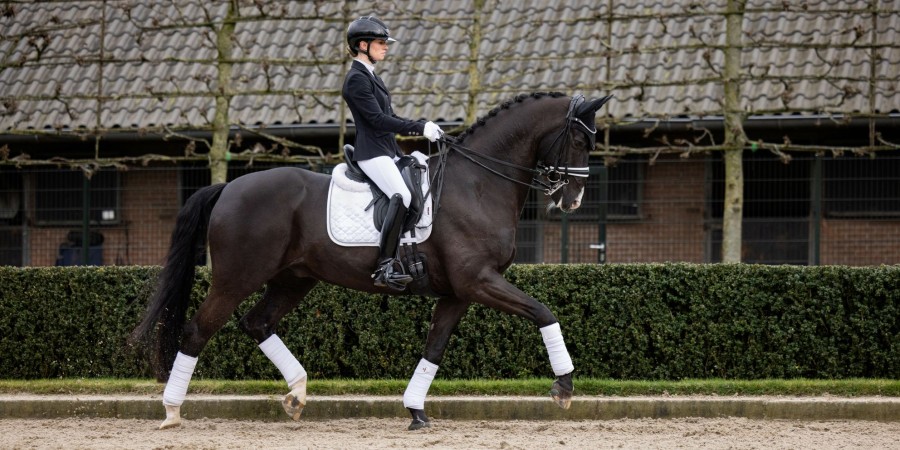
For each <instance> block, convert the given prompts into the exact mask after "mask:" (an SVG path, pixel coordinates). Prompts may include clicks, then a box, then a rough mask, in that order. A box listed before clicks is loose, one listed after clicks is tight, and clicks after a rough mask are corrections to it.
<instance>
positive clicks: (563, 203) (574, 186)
mask: <svg viewBox="0 0 900 450" xmlns="http://www.w3.org/2000/svg"><path fill="white" fill-rule="evenodd" d="M610 98H612V96H611V95H608V96H606V97H601V98H598V99H594V100H589V101H586V100H585V99H584V97H583V96H581V95H578V96H575V97H572V100H571V102H570V103H569V110H568V113H567V114H566V121H565V127H564V128H563V130H562V131H560V132H559V134H556V135H554V136H551V137H549V139H545V141H547V142H549V144H548V145H546V146H545V148H544V151H543V152H542V154H543V157H542V158H541V161H540V162H539V167H541V168H542V170H543V171H544V178H545V181H546V182H548V183H550V188H549V189H548V192H549V195H550V199H551V200H552V206H556V207H557V208H559V209H561V210H562V211H563V212H571V211H574V210H576V209H578V207H579V206H581V197H582V195H584V186H585V182H586V181H587V177H588V156H589V154H590V152H591V151H592V150H593V149H594V144H595V143H596V135H597V127H596V125H595V122H594V119H595V116H596V113H597V110H598V109H600V107H602V106H603V104H604V103H606V102H607V101H609V99H610Z"/></svg>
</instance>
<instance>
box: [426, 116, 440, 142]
mask: <svg viewBox="0 0 900 450" xmlns="http://www.w3.org/2000/svg"><path fill="white" fill-rule="evenodd" d="M422 134H424V135H425V138H426V139H428V140H429V141H431V142H434V141H436V140H438V139H439V138H440V137H441V135H442V134H444V130H442V129H441V127H439V126H437V124H435V123H434V122H431V121H428V122H425V131H424V132H423V133H422Z"/></svg>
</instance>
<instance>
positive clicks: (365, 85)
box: [341, 16, 443, 291]
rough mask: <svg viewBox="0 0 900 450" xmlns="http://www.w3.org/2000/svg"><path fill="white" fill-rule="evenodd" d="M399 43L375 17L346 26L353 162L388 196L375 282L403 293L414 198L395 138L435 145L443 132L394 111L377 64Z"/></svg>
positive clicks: (346, 93)
mask: <svg viewBox="0 0 900 450" xmlns="http://www.w3.org/2000/svg"><path fill="white" fill-rule="evenodd" d="M392 42H396V40H395V39H393V38H392V37H391V35H390V31H389V30H388V28H387V26H386V25H385V24H384V22H382V21H381V20H378V19H377V18H375V17H373V16H365V17H360V18H359V19H356V20H354V21H353V22H352V23H350V26H349V27H348V28H347V45H348V48H349V51H350V54H351V55H352V56H353V57H354V61H353V64H352V65H351V67H350V71H349V72H347V76H346V77H345V78H344V87H343V90H342V92H341V93H342V96H343V97H344V101H346V102H347V106H348V107H349V108H350V113H351V114H352V115H353V123H354V124H355V125H356V149H355V150H354V151H353V156H352V158H353V160H354V161H356V163H357V164H358V165H359V167H360V169H362V170H363V172H365V173H366V175H368V177H369V178H370V179H371V180H372V181H373V182H374V183H375V184H376V185H377V186H378V187H379V188H380V189H381V191H382V192H384V193H385V195H387V196H388V198H390V203H389V205H388V209H387V215H386V217H385V220H384V224H383V225H382V227H381V239H380V242H379V247H378V250H379V254H378V264H377V267H376V269H375V272H374V273H373V274H372V278H374V279H375V285H376V286H380V287H384V286H387V287H389V288H391V289H395V290H401V291H402V290H403V289H405V288H406V285H407V284H408V283H409V282H410V281H412V277H410V276H409V275H408V274H406V273H405V272H404V271H403V269H402V267H400V269H399V270H397V268H395V265H399V263H398V261H397V258H396V254H397V248H398V245H399V243H400V233H401V231H402V226H403V223H404V221H405V216H406V210H407V208H408V207H409V204H410V201H411V200H412V195H411V194H410V192H409V189H408V188H407V187H406V184H405V183H404V182H403V177H402V176H401V175H400V171H399V170H398V169H397V166H396V165H395V164H394V162H395V161H396V160H398V159H399V158H400V156H402V155H403V154H402V153H401V151H400V146H399V145H397V140H396V139H395V138H394V136H395V134H397V133H399V134H402V135H407V136H425V137H426V138H427V139H428V140H430V141H431V142H434V141H436V140H437V139H438V138H440V136H441V134H443V130H441V129H440V127H438V126H437V125H436V124H435V123H434V122H430V121H429V122H424V121H413V120H409V119H404V118H402V117H397V116H396V115H395V114H394V111H393V109H392V108H391V94H390V93H389V92H388V89H387V87H386V86H385V85H384V82H383V81H381V78H379V77H378V76H377V75H376V74H375V64H376V63H377V62H379V61H382V60H384V58H385V56H386V55H387V50H388V44H390V43H392Z"/></svg>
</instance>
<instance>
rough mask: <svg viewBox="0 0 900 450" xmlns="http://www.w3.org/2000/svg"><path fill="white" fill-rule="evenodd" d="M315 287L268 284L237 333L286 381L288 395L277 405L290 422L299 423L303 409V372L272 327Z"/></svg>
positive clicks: (299, 282) (307, 282) (291, 281)
mask: <svg viewBox="0 0 900 450" xmlns="http://www.w3.org/2000/svg"><path fill="white" fill-rule="evenodd" d="M316 283H318V281H316V280H314V279H312V278H303V279H297V278H287V277H285V279H283V280H281V279H276V280H272V281H270V282H269V284H268V286H267V287H266V292H265V294H264V295H263V298H262V300H260V301H259V303H257V304H256V305H254V306H253V307H252V308H250V311H248V312H247V314H246V315H244V317H243V318H241V321H240V326H241V329H242V330H244V332H246V333H247V334H248V335H250V337H252V338H253V339H254V340H255V341H256V343H257V344H258V345H259V348H260V349H261V350H262V351H263V353H265V354H266V356H267V357H269V360H271V361H272V363H273V364H275V367H277V368H278V370H279V371H280V372H281V375H282V376H283V377H284V380H285V381H287V384H288V388H289V389H290V392H289V393H288V394H287V395H286V396H285V397H284V400H282V402H281V404H282V407H284V412H286V413H287V415H288V416H290V418H291V419H293V420H300V414H301V413H303V408H304V407H305V406H306V370H305V369H304V368H303V366H302V365H301V364H300V361H297V358H296V357H294V355H293V354H292V353H291V351H290V350H288V348H287V346H285V345H284V342H282V341H281V338H279V337H278V335H277V334H275V327H276V326H277V325H278V322H279V321H280V320H281V318H282V317H284V316H285V315H286V314H287V313H289V312H291V311H293V310H294V308H296V307H297V305H298V304H299V303H300V301H301V300H303V298H304V297H306V294H308V293H309V291H310V290H312V288H313V287H314V286H315V285H316Z"/></svg>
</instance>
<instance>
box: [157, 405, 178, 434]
mask: <svg viewBox="0 0 900 450" xmlns="http://www.w3.org/2000/svg"><path fill="white" fill-rule="evenodd" d="M178 426H181V407H180V406H169V405H166V420H163V423H161V424H159V429H160V430H165V429H168V428H175V427H178Z"/></svg>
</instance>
